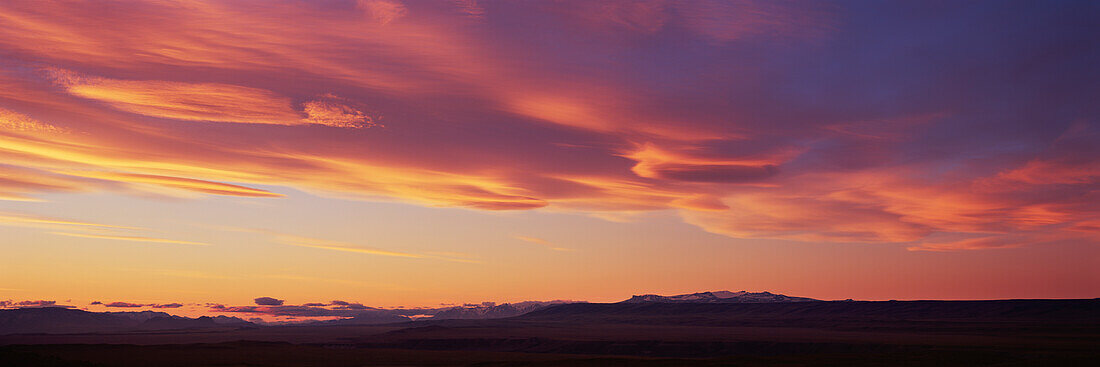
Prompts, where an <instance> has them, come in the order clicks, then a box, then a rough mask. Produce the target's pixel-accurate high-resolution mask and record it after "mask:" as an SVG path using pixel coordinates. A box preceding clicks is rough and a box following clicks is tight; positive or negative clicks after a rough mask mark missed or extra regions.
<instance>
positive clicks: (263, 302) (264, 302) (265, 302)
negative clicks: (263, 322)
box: [254, 297, 285, 306]
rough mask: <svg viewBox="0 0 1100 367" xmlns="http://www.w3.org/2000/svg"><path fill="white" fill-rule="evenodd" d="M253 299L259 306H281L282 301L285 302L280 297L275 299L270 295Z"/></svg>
mask: <svg viewBox="0 0 1100 367" xmlns="http://www.w3.org/2000/svg"><path fill="white" fill-rule="evenodd" d="M254 301H255V302H256V304H257V305H260V306H282V305H283V302H285V301H283V300H281V299H275V298H271V297H260V298H256V299H255V300H254Z"/></svg>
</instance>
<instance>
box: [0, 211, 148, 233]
mask: <svg viewBox="0 0 1100 367" xmlns="http://www.w3.org/2000/svg"><path fill="white" fill-rule="evenodd" d="M0 225H9V226H30V227H48V228H58V227H92V228H107V229H139V228H137V227H128V226H119V225H112V224H103V223H92V222H83V221H76V220H67V219H60V218H51V217H44V216H36V215H26V214H14V213H4V212H0Z"/></svg>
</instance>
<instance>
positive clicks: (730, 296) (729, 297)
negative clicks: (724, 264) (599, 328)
mask: <svg viewBox="0 0 1100 367" xmlns="http://www.w3.org/2000/svg"><path fill="white" fill-rule="evenodd" d="M813 301H818V300H816V299H813V298H806V297H792V296H787V295H782V294H776V293H771V292H757V293H753V292H746V291H739V292H730V291H713V292H700V293H690V294H680V295H675V296H660V295H656V294H644V295H637V296H633V297H630V299H628V300H625V301H622V302H620V303H646V302H654V303H779V302H813Z"/></svg>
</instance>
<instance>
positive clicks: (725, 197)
mask: <svg viewBox="0 0 1100 367" xmlns="http://www.w3.org/2000/svg"><path fill="white" fill-rule="evenodd" d="M1096 12H1097V9H1096V8H1095V6H1090V5H1089V4H1088V3H1087V2H1082V3H1074V2H1064V3H1060V4H1056V5H1053V6H1045V5H1040V4H1033V5H1027V4H1024V5H1004V4H998V3H997V2H991V3H972V4H919V3H916V4H907V5H899V4H877V3H868V4H855V3H831V2H806V3H798V4H796V3H790V2H773V1H766V2H757V1H749V0H729V1H719V0H703V1H690V2H686V1H671V0H670V1H661V0H653V1H624V2H590V1H561V2H518V3H513V2H487V1H474V0H465V1H447V2H444V1H440V2H422V3H421V2H402V1H398V0H359V1H353V0H331V1H293V0H285V1H205V0H150V1H105V2H79V1H8V2H4V3H3V4H0V159H2V160H0V238H2V239H3V241H2V242H3V243H2V244H0V250H2V251H3V254H4V256H2V257H0V300H13V301H22V300H55V301H57V302H59V303H63V304H71V305H76V306H79V307H87V306H89V304H90V303H91V302H93V301H99V302H104V303H110V302H128V303H138V304H148V305H152V304H171V303H180V304H184V305H186V307H183V308H181V310H182V309H186V310H190V311H187V312H197V313H201V312H206V311H207V309H206V306H205V305H206V304H208V303H218V304H226V305H239V304H251V302H252V299H253V298H256V297H260V296H272V297H278V298H280V299H286V300H287V302H288V303H294V304H302V303H310V302H329V301H331V300H348V301H355V302H361V303H363V304H366V305H370V306H379V307H396V306H409V307H413V306H435V305H439V304H440V303H468V302H481V301H497V302H506V301H523V300H550V299H575V300H589V301H618V300H621V299H625V298H628V297H629V296H630V295H631V294H638V293H663V294H670V293H688V292H696V291H703V290H720V289H729V290H734V291H736V290H749V291H763V290H768V291H773V292H781V293H785V294H790V295H796V296H806V297H815V298H823V299H845V298H856V299H917V298H945V299H976V298H1091V297H1096V296H1098V295H1097V294H1096V289H1100V271H1097V270H1096V264H1098V263H1100V247H1098V246H1097V244H1100V163H1098V162H1100V148H1098V147H1100V144H1096V142H1098V141H1100V107H1097V104H1096V103H1095V101H1096V100H1098V99H1100V98H1098V97H1100V89H1098V88H1100V87H1098V85H1100V83H1098V82H1100V77H1098V75H1097V73H1096V69H1095V67H1094V66H1095V65H1096V64H1100V59H1098V56H1097V55H1096V53H1095V52H1090V51H1089V50H1091V49H1092V48H1093V47H1092V45H1094V44H1095V43H1096V41H1098V40H1100V35H1098V33H1100V32H1097V31H1096V29H1095V27H1094V26H1093V25H1092V24H1093V23H1092V21H1093V20H1094V19H1095V18H1094V17H1092V15H1095V13H1096ZM95 307H99V308H100V309H102V308H103V307H100V306H98V305H96V306H95ZM146 308H149V307H146Z"/></svg>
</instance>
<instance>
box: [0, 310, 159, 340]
mask: <svg viewBox="0 0 1100 367" xmlns="http://www.w3.org/2000/svg"><path fill="white" fill-rule="evenodd" d="M140 323H141V322H140V321H137V320H133V319H130V318H127V317H125V316H120V315H112V314H108V313H96V312H88V311H81V310H73V309H68V308H59V307H42V308H20V309H14V310H0V334H23V333H49V334H62V333H84V332H93V331H121V330H127V329H133V328H135V327H136V326H137V325H138V324H140Z"/></svg>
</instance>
